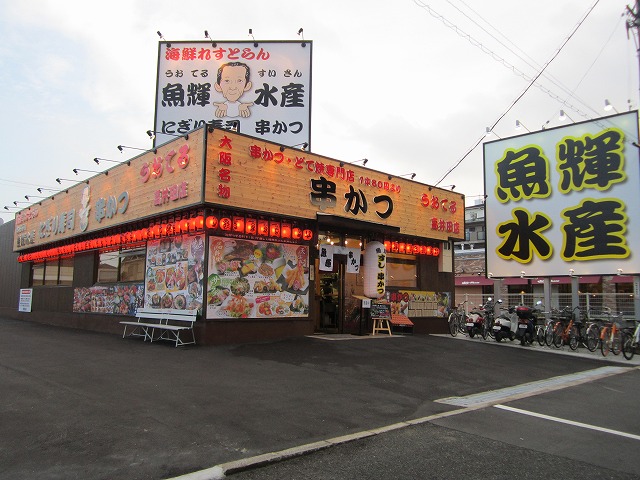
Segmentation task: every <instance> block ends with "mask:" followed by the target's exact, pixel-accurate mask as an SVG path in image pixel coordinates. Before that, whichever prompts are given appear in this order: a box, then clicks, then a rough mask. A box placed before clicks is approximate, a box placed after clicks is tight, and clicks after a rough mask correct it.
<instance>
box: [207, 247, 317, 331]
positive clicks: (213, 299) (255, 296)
mask: <svg viewBox="0 0 640 480" xmlns="http://www.w3.org/2000/svg"><path fill="white" fill-rule="evenodd" d="M206 287H207V318H276V317H292V316H296V317H299V316H307V315H308V314H309V249H308V247H307V246H306V245H293V244H288V243H276V242H259V241H251V240H243V239H232V238H222V237H211V238H210V239H209V262H208V277H207V282H206Z"/></svg>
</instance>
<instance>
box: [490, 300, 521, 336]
mask: <svg viewBox="0 0 640 480" xmlns="http://www.w3.org/2000/svg"><path fill="white" fill-rule="evenodd" d="M498 303H502V300H498ZM500 310H502V313H501V314H500V315H498V316H497V317H496V319H495V321H494V322H493V335H494V337H495V339H496V342H500V341H502V339H503V338H508V339H509V340H513V339H514V338H515V337H516V333H515V332H516V330H517V329H518V316H517V315H516V309H515V307H509V308H505V307H500ZM505 310H506V311H505Z"/></svg>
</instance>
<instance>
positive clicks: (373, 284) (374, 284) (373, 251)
mask: <svg viewBox="0 0 640 480" xmlns="http://www.w3.org/2000/svg"><path fill="white" fill-rule="evenodd" d="M386 276H387V254H386V253H385V251H384V245H383V244H382V243H380V242H369V243H367V246H366V248H365V249H364V294H365V295H366V296H367V297H369V298H382V297H383V296H384V293H385V285H386Z"/></svg>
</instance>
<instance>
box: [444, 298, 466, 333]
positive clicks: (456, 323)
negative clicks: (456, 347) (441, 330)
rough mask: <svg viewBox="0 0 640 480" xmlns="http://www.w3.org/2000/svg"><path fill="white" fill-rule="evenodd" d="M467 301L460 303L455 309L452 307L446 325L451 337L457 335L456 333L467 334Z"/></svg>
mask: <svg viewBox="0 0 640 480" xmlns="http://www.w3.org/2000/svg"><path fill="white" fill-rule="evenodd" d="M466 304H467V300H465V301H464V302H460V303H459V304H458V306H457V307H453V309H452V310H451V313H450V314H449V318H448V324H449V333H450V334H451V336H452V337H455V336H456V335H458V333H463V334H465V335H466V333H467V310H466Z"/></svg>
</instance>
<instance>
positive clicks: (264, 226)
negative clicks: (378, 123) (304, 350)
mask: <svg viewBox="0 0 640 480" xmlns="http://www.w3.org/2000/svg"><path fill="white" fill-rule="evenodd" d="M258 235H263V236H267V235H269V222H268V221H267V220H258Z"/></svg>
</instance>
